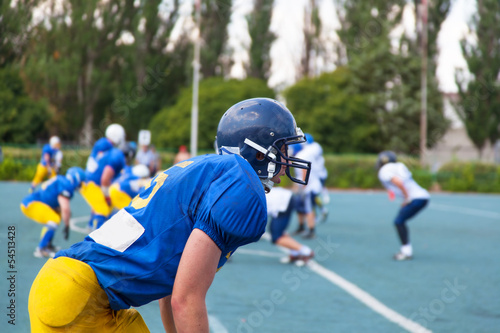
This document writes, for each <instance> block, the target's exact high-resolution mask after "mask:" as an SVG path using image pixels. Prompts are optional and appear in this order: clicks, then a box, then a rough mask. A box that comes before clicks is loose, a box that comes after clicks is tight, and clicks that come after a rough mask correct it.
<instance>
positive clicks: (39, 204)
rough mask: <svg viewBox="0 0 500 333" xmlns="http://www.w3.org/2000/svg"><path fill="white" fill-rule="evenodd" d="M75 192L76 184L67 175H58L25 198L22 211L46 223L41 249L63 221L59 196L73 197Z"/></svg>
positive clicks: (29, 216)
mask: <svg viewBox="0 0 500 333" xmlns="http://www.w3.org/2000/svg"><path fill="white" fill-rule="evenodd" d="M73 192H74V186H73V184H72V183H71V182H70V181H69V180H68V179H67V178H66V177H64V176H56V177H53V178H51V179H49V180H47V181H45V182H44V183H42V186H41V187H40V189H39V190H37V191H35V192H33V193H32V194H30V195H28V196H26V197H25V198H24V199H23V201H22V203H21V211H22V212H23V213H24V215H26V216H27V217H28V218H30V219H32V220H34V221H35V222H38V223H40V224H42V225H44V227H43V229H42V234H41V240H40V243H39V244H38V248H39V249H45V248H47V246H48V245H49V244H50V242H51V240H52V238H53V237H54V233H55V230H56V228H57V227H58V226H59V224H60V223H61V215H60V213H59V212H58V209H59V201H58V197H59V196H60V195H62V196H64V197H66V198H68V199H71V198H72V197H73Z"/></svg>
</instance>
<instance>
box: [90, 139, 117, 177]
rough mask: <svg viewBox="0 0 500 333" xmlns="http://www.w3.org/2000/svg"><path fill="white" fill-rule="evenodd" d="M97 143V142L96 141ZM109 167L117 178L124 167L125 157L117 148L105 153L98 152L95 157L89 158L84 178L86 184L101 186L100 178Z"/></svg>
mask: <svg viewBox="0 0 500 333" xmlns="http://www.w3.org/2000/svg"><path fill="white" fill-rule="evenodd" d="M98 142H99V141H98ZM108 165H109V166H110V167H112V168H113V170H114V171H115V176H117V175H118V174H119V173H120V171H121V170H122V169H123V167H124V166H125V155H123V152H122V151H121V150H120V149H118V148H111V149H109V150H107V151H101V152H99V153H98V154H97V155H96V156H95V157H92V156H90V157H89V159H88V161H87V170H86V172H85V173H86V178H87V182H90V181H92V182H94V183H96V185H101V177H102V173H103V172H104V168H105V167H106V166H108Z"/></svg>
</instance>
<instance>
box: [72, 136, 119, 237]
mask: <svg viewBox="0 0 500 333" xmlns="http://www.w3.org/2000/svg"><path fill="white" fill-rule="evenodd" d="M110 146H111V147H110ZM106 166H110V167H111V168H113V171H114V173H115V176H116V175H118V174H119V173H120V171H121V170H122V169H123V168H124V167H125V155H124V154H123V152H122V151H121V150H119V149H118V148H114V147H113V146H112V144H111V143H110V142H109V141H108V140H107V139H105V138H103V139H100V140H98V141H97V142H96V144H95V145H94V148H93V149H92V153H91V155H90V156H89V159H88V161H87V169H86V179H87V180H86V182H85V183H84V184H83V185H82V188H81V191H80V192H81V194H82V196H83V197H84V198H85V201H87V203H88V204H89V206H90V207H91V208H92V210H93V212H94V222H93V224H94V225H93V227H94V229H95V228H99V227H100V226H101V225H102V223H104V221H105V220H106V218H107V217H108V216H109V214H110V213H111V211H112V208H111V206H110V204H109V203H108V201H107V198H106V197H107V193H103V191H102V190H101V177H102V174H103V172H104V169H105V168H106Z"/></svg>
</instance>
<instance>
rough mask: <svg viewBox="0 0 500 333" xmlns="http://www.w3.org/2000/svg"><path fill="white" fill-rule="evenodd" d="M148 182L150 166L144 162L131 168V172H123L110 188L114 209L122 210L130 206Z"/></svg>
mask: <svg viewBox="0 0 500 333" xmlns="http://www.w3.org/2000/svg"><path fill="white" fill-rule="evenodd" d="M124 171H125V170H124ZM148 183H149V168H148V167H147V166H145V165H144V164H137V165H135V166H133V167H131V168H130V172H123V173H122V175H120V177H118V178H117V179H116V180H114V181H113V184H112V185H111V186H110V188H109V197H110V199H111V206H112V207H113V209H116V210H120V209H122V208H125V207H126V206H128V205H129V204H130V201H132V198H134V197H135V196H136V195H137V194H139V190H140V189H142V188H144V186H146V185H147V184H148Z"/></svg>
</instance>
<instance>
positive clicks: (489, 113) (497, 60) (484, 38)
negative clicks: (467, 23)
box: [456, 0, 500, 156]
mask: <svg viewBox="0 0 500 333" xmlns="http://www.w3.org/2000/svg"><path fill="white" fill-rule="evenodd" d="M477 5H478V12H477V15H476V16H475V18H474V22H473V25H474V27H473V30H475V32H476V35H477V43H475V45H471V44H470V43H467V42H466V41H462V51H463V53H464V57H465V59H466V61H467V65H468V67H469V71H470V72H471V73H472V74H473V76H474V79H473V80H471V81H469V82H468V83H467V80H465V78H464V77H462V76H461V75H457V78H456V81H457V86H458V89H459V96H460V102H458V103H457V104H456V107H457V109H458V111H459V112H458V114H459V116H460V117H461V119H462V120H463V122H464V123H465V127H466V129H467V133H468V135H469V137H470V139H471V140H472V142H473V143H474V145H475V146H476V148H477V149H478V151H479V155H480V156H481V153H482V150H483V148H484V145H485V144H486V142H487V140H489V141H490V142H491V143H492V144H495V142H496V140H498V139H499V138H500V83H499V81H498V75H499V74H500V39H499V36H500V24H499V23H498V22H500V2H498V0H482V1H478V3H477ZM459 74H460V73H459Z"/></svg>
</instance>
